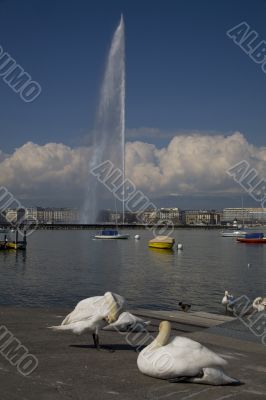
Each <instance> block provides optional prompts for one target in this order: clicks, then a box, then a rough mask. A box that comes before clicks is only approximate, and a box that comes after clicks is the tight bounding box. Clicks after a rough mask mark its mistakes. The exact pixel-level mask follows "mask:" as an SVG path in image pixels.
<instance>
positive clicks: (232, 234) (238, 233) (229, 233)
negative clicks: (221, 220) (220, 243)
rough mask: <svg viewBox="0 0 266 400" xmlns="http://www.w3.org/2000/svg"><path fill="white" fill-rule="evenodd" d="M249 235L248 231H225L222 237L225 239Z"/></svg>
mask: <svg viewBox="0 0 266 400" xmlns="http://www.w3.org/2000/svg"><path fill="white" fill-rule="evenodd" d="M247 234H248V232H247V231H243V230H238V231H225V232H224V231H223V232H222V233H221V235H222V236H223V237H245V236H246V235H247Z"/></svg>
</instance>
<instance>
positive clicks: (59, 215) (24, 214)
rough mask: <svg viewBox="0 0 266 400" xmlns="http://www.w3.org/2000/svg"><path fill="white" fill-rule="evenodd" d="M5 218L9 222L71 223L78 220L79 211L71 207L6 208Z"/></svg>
mask: <svg viewBox="0 0 266 400" xmlns="http://www.w3.org/2000/svg"><path fill="white" fill-rule="evenodd" d="M6 220H7V222H10V223H17V222H18V223H23V222H24V223H26V224H32V223H36V221H37V222H38V223H40V224H58V223H61V224H71V223H78V222H79V211H78V210H77V209H72V208H43V207H28V208H25V209H24V208H21V209H17V210H16V209H7V210H6Z"/></svg>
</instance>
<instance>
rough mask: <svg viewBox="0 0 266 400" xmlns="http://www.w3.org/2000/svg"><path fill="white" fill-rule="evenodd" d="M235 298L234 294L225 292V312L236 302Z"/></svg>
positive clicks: (223, 301)
mask: <svg viewBox="0 0 266 400" xmlns="http://www.w3.org/2000/svg"><path fill="white" fill-rule="evenodd" d="M234 300H235V298H234V296H233V295H232V294H229V292H228V291H227V290H226V291H225V292H224V297H223V298H222V304H223V305H224V306H225V310H226V311H227V309H228V306H231V305H232V304H233V302H234Z"/></svg>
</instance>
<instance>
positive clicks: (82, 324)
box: [50, 292, 125, 350]
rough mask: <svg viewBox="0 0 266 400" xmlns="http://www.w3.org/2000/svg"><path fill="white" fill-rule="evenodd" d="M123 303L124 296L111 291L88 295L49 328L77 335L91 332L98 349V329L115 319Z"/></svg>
mask: <svg viewBox="0 0 266 400" xmlns="http://www.w3.org/2000/svg"><path fill="white" fill-rule="evenodd" d="M124 305H125V300H124V298H123V297H122V296H119V295H117V294H115V293H111V292H106V293H105V294H104V296H95V297H89V298H88V299H84V300H82V301H80V302H79V303H78V304H77V305H76V307H75V309H74V310H73V311H72V312H71V313H70V314H68V315H67V316H66V318H65V319H64V320H63V322H62V323H61V325H58V326H51V327H50V328H51V329H52V330H54V331H70V332H73V333H75V334H77V335H81V334H82V333H85V332H91V333H92V337H93V342H94V345H95V347H96V348H97V349H98V350H99V349H100V345H99V333H98V332H99V329H101V328H103V327H104V326H106V325H107V324H110V323H113V322H114V321H116V320H117V318H118V316H119V314H120V312H121V311H122V309H123V307H124Z"/></svg>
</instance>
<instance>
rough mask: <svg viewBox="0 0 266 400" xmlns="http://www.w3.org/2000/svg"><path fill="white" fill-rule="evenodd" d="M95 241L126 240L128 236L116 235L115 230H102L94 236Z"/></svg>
mask: <svg viewBox="0 0 266 400" xmlns="http://www.w3.org/2000/svg"><path fill="white" fill-rule="evenodd" d="M94 237H95V239H128V238H129V235H127V234H123V235H122V234H121V233H118V231H117V230H115V229H103V230H102V231H101V232H100V233H99V234H98V235H95V236H94Z"/></svg>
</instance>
